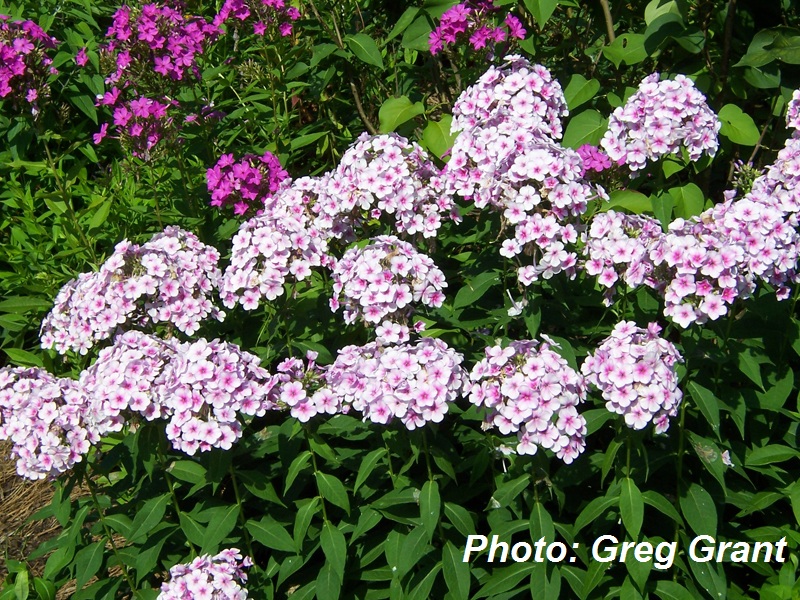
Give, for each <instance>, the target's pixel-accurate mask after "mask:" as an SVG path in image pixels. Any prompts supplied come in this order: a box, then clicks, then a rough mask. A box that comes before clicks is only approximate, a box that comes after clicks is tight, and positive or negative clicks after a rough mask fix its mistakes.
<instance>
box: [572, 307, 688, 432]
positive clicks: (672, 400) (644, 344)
mask: <svg viewBox="0 0 800 600" xmlns="http://www.w3.org/2000/svg"><path fill="white" fill-rule="evenodd" d="M660 331H661V328H660V327H659V326H658V325H657V324H656V323H650V324H649V325H648V326H647V329H643V328H641V327H637V326H636V324H635V323H634V322H632V321H623V322H621V323H617V325H616V326H615V327H614V330H613V331H612V332H611V335H610V336H609V337H608V338H606V339H605V340H604V341H603V343H602V344H600V347H599V348H598V349H597V350H596V351H595V352H594V353H593V354H590V355H589V356H587V357H586V360H585V361H584V363H583V365H582V366H581V371H582V372H583V374H584V376H585V377H586V381H587V382H588V383H589V384H590V385H592V386H594V387H596V388H597V389H598V390H599V391H600V393H601V394H602V396H603V399H604V400H605V401H606V408H607V409H608V410H609V411H611V412H613V413H616V414H619V415H623V416H624V417H625V424H626V425H627V426H628V427H631V428H633V429H644V428H645V427H646V426H647V425H648V424H649V423H651V422H652V423H653V425H654V427H655V431H656V433H664V432H665V431H666V430H667V429H668V428H669V417H674V416H675V415H677V414H678V406H680V403H681V399H682V398H683V393H682V392H681V390H680V388H679V387H678V375H677V373H676V367H677V365H678V363H680V362H683V358H682V357H681V355H680V353H679V352H678V350H677V348H675V345H674V344H672V342H669V341H668V340H665V339H664V338H662V337H659V335H658V334H659V333H660Z"/></svg>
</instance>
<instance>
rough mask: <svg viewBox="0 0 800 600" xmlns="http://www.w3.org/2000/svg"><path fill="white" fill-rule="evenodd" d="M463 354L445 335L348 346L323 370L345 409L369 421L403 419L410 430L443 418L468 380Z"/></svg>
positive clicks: (380, 422) (385, 421) (343, 410)
mask: <svg viewBox="0 0 800 600" xmlns="http://www.w3.org/2000/svg"><path fill="white" fill-rule="evenodd" d="M462 360H463V357H462V356H461V354H459V353H458V352H455V351H454V350H452V349H451V348H450V347H448V346H447V344H445V343H444V342H443V341H442V340H439V339H435V338H422V339H421V340H419V341H418V342H416V343H414V344H412V343H403V344H396V345H388V346H382V345H380V344H378V343H375V342H372V343H369V344H367V345H365V346H346V347H345V348H342V349H341V350H340V351H339V354H338V355H337V357H336V361H335V362H334V363H333V364H332V365H331V366H330V367H329V368H328V370H327V372H326V373H325V380H326V382H327V386H328V387H329V389H330V390H331V392H332V394H333V398H334V399H335V400H336V401H338V402H339V403H340V404H341V406H342V412H349V410H350V409H351V408H352V409H353V410H356V411H359V412H360V413H361V414H362V415H363V417H364V420H365V421H370V422H372V423H379V424H386V423H389V422H391V421H392V420H393V419H399V420H400V421H401V422H402V423H403V425H405V426H406V427H407V428H408V429H416V428H417V427H422V426H423V425H425V424H426V423H428V422H433V423H439V422H441V420H442V419H443V418H444V415H445V414H446V413H447V411H448V407H449V404H450V403H451V402H454V401H455V400H456V398H458V396H459V395H460V394H461V393H462V391H463V389H464V385H465V383H466V381H467V379H466V373H465V372H464V370H463V369H462V368H461V366H460V365H461V362H462Z"/></svg>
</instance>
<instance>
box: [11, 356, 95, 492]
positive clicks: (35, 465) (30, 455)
mask: <svg viewBox="0 0 800 600" xmlns="http://www.w3.org/2000/svg"><path fill="white" fill-rule="evenodd" d="M87 404H88V403H87V398H86V395H85V393H84V391H83V390H82V389H81V387H80V386H78V385H77V383H76V382H75V381H73V380H72V379H65V378H55V377H53V376H52V375H50V374H49V373H48V372H47V371H45V370H43V369H39V368H20V367H15V368H9V367H6V368H3V369H0V440H10V441H11V443H12V448H11V457H12V458H16V459H17V473H18V474H19V475H20V476H22V477H25V478H27V479H44V478H45V477H55V476H56V475H58V474H59V473H63V472H64V471H67V470H69V469H70V468H72V466H73V465H75V463H78V462H80V461H81V459H82V458H83V455H84V454H86V453H87V452H88V451H89V447H90V445H91V441H92V440H93V438H94V436H95V434H94V432H93V425H94V424H93V422H92V420H91V416H90V415H89V414H88V413H87V411H86V407H87Z"/></svg>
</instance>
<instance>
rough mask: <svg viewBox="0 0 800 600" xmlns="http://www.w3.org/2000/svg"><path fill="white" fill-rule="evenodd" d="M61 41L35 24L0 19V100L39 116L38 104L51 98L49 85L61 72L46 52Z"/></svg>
mask: <svg viewBox="0 0 800 600" xmlns="http://www.w3.org/2000/svg"><path fill="white" fill-rule="evenodd" d="M58 44H59V41H58V40H57V39H56V38H54V37H53V36H51V35H48V34H47V33H46V32H45V31H44V30H43V29H42V28H41V27H39V25H37V24H36V23H34V22H33V21H27V20H26V21H15V20H12V19H11V18H10V17H9V16H8V15H0V100H2V101H4V102H7V103H9V104H11V105H12V106H14V107H16V108H17V109H21V108H27V109H29V110H30V111H31V112H32V113H33V114H34V115H36V114H38V113H39V101H40V100H43V99H45V98H47V97H48V96H49V95H50V87H49V85H48V83H47V80H48V78H49V77H50V76H51V75H55V74H56V73H58V71H57V70H56V69H55V68H54V66H53V59H52V58H51V57H50V56H48V55H47V52H46V51H47V50H53V49H54V48H56V47H57V46H58Z"/></svg>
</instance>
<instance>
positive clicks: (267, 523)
mask: <svg viewBox="0 0 800 600" xmlns="http://www.w3.org/2000/svg"><path fill="white" fill-rule="evenodd" d="M245 527H246V528H247V531H249V532H250V535H251V536H253V539H254V540H256V541H257V542H258V543H259V544H261V545H263V546H264V547H266V548H269V549H270V550H279V551H281V552H296V551H297V548H298V547H299V546H298V545H296V544H295V543H294V541H293V540H292V537H291V536H290V535H289V533H288V532H287V531H286V529H285V528H284V527H283V525H281V524H280V523H278V522H277V521H276V520H275V519H273V518H272V517H270V516H265V517H262V518H261V520H260V521H253V520H250V521H247V523H246V524H245Z"/></svg>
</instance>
